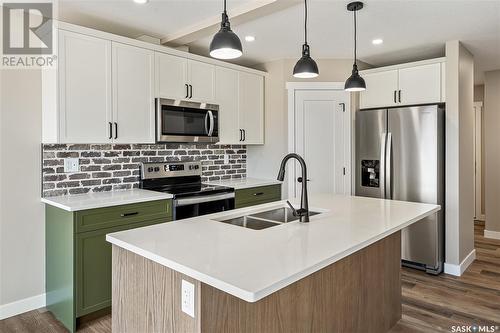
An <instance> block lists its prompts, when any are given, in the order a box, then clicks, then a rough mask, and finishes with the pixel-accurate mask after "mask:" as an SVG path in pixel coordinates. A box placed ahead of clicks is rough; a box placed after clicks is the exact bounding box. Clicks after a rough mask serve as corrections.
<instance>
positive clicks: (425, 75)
mask: <svg viewBox="0 0 500 333" xmlns="http://www.w3.org/2000/svg"><path fill="white" fill-rule="evenodd" d="M399 90H400V91H401V104H404V105H410V104H422V103H439V102H441V64H439V63H438V64H430V65H423V66H416V67H408V68H401V69H400V70H399ZM398 98H399V96H398Z"/></svg>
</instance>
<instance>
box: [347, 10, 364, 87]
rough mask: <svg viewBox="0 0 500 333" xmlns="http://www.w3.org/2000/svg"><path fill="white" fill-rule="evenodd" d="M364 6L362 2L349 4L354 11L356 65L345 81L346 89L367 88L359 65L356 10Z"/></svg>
mask: <svg viewBox="0 0 500 333" xmlns="http://www.w3.org/2000/svg"><path fill="white" fill-rule="evenodd" d="M362 8H363V3H362V2H359V1H357V2H351V3H350V4H348V5H347V10H348V11H351V12H354V65H352V75H351V76H350V77H349V78H348V79H347V81H346V82H345V90H346V91H363V90H366V83H365V80H364V79H363V78H362V77H361V76H360V75H359V72H358V65H357V59H356V57H357V54H356V52H357V22H356V12H357V11H358V10H360V9H362Z"/></svg>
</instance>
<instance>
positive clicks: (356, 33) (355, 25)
mask: <svg viewBox="0 0 500 333" xmlns="http://www.w3.org/2000/svg"><path fill="white" fill-rule="evenodd" d="M356 12H357V10H355V11H354V65H356V62H357V61H356V58H357V47H358V45H357V44H358V29H357V26H358V24H357V22H356Z"/></svg>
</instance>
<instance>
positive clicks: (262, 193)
mask: <svg viewBox="0 0 500 333" xmlns="http://www.w3.org/2000/svg"><path fill="white" fill-rule="evenodd" d="M253 195H254V196H256V197H258V196H261V195H264V192H257V193H254V194H253Z"/></svg>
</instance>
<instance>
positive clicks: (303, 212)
mask: <svg viewBox="0 0 500 333" xmlns="http://www.w3.org/2000/svg"><path fill="white" fill-rule="evenodd" d="M291 158H294V159H296V160H297V161H298V162H299V163H300V167H301V168H302V194H301V197H300V209H299V210H294V215H295V214H296V215H298V216H300V222H309V200H308V198H307V166H306V162H305V161H304V159H303V158H302V157H301V156H300V155H298V154H295V153H291V154H288V155H286V156H285V157H284V158H283V160H282V161H281V166H280V170H279V172H278V180H279V181H283V180H284V179H285V170H286V163H287V162H288V161H289V160H290V159H291ZM288 204H289V205H290V203H288Z"/></svg>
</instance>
